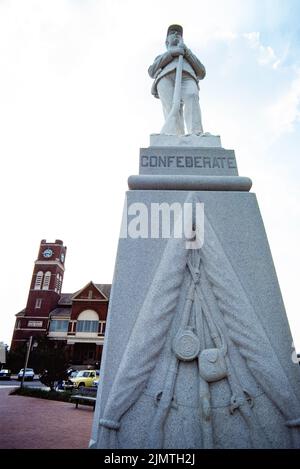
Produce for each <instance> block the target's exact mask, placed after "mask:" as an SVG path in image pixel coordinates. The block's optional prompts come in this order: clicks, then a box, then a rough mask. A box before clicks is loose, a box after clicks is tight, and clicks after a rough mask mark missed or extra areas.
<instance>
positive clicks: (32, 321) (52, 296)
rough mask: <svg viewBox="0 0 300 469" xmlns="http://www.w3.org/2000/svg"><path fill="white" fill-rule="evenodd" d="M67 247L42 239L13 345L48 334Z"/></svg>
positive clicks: (62, 274) (18, 315)
mask: <svg viewBox="0 0 300 469" xmlns="http://www.w3.org/2000/svg"><path fill="white" fill-rule="evenodd" d="M66 251H67V248H66V246H64V245H63V242H62V241H61V240H60V239H56V240H55V241H54V243H51V242H47V241H46V240H45V239H42V241H41V244H40V249H39V253H38V258H37V260H36V261H35V263H34V268H33V274H32V279H31V284H30V290H29V294H28V299H27V305H26V308H25V309H23V310H22V311H20V313H18V314H17V319H16V324H15V329H14V334H13V340H12V347H13V348H17V347H18V345H19V344H22V343H24V342H27V341H28V339H29V337H30V336H33V337H38V336H45V335H46V333H47V330H48V325H49V315H50V312H51V311H52V310H53V309H54V308H56V307H57V305H58V301H59V299H60V296H61V288H62V282H63V278H64V271H65V257H66Z"/></svg>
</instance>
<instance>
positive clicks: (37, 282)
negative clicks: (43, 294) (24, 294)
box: [34, 270, 44, 290]
mask: <svg viewBox="0 0 300 469" xmlns="http://www.w3.org/2000/svg"><path fill="white" fill-rule="evenodd" d="M43 276H44V272H42V271H41V270H40V272H38V273H37V274H36V278H35V285H34V289H35V290H40V289H41V286H42V281H43Z"/></svg>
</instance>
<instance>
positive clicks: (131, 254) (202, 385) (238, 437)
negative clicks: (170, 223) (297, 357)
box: [91, 139, 300, 449]
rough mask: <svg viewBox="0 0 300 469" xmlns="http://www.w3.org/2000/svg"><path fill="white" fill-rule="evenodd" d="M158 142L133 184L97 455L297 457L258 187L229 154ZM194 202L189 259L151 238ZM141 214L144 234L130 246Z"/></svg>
mask: <svg viewBox="0 0 300 469" xmlns="http://www.w3.org/2000/svg"><path fill="white" fill-rule="evenodd" d="M156 143H157V142H156ZM158 143H159V144H160V146H155V145H152V146H151V147H150V148H148V149H141V154H140V175H139V176H131V177H130V178H129V187H130V189H131V190H130V191H129V192H127V196H126V204H125V208H124V214H123V223H122V236H123V237H122V238H120V240H119V246H118V253H117V259H116V266H115V274H114V279H113V287H112V292H111V299H110V305H109V312H108V321H107V327H106V336H105V345H104V352H103V357H102V364H101V380H100V382H99V390H98V399H97V406H96V411H95V418H94V425H93V434H92V439H91V446H92V447H97V448H168V449H176V448H260V447H265V448H293V447H299V445H300V444H299V441H300V440H299V434H298V428H299V427H298V425H299V423H300V420H299V417H300V408H299V389H300V376H299V366H298V365H297V364H294V363H293V362H292V360H291V353H292V349H291V344H292V337H291V334H290V330H289V326H288V322H287V318H286V314H285V310H284V305H283V301H282V298H281V294H280V289H279V285H278V281H277V278H276V272H275V269H274V265H273V261H272V256H271V252H270V248H269V245H268V241H267V236H266V233H265V230H264V226H263V221H262V219H261V215H260V212H259V208H258V204H257V201H256V197H255V194H253V193H249V190H250V188H251V181H250V180H249V179H248V178H244V177H240V176H238V170H237V166H236V161H235V156H234V152H233V151H229V150H224V149H223V148H221V147H200V146H199V147H198V148H197V147H191V146H186V147H183V146H179V145H177V146H174V147H164V146H161V140H159V139H158ZM204 161H206V163H205V164H204ZM216 161H217V163H216ZM218 161H219V162H220V161H223V166H221V167H220V166H219V163H218ZM214 162H215V163H214ZM201 164H202V166H201ZM214 164H215V166H214ZM191 193H192V199H193V201H194V202H195V201H196V202H197V203H198V202H199V203H202V204H204V214H205V219H204V243H203V246H202V247H201V249H197V250H195V251H193V250H191V251H193V253H191V252H190V251H189V250H187V249H186V245H185V240H182V239H168V238H166V239H165V238H163V237H161V236H159V237H156V238H153V236H152V237H151V234H153V226H152V229H151V220H152V217H153V207H155V208H156V209H157V207H158V206H160V207H161V204H165V207H166V206H167V207H172V206H173V207H174V204H178V206H179V207H180V206H182V207H184V204H186V203H187V201H189V200H191V199H190V197H191ZM166 204H167V205H166ZM138 210H139V211H140V212H141V210H142V211H144V214H143V216H144V218H140V222H141V223H142V222H143V220H145V216H147V217H148V218H147V220H148V224H147V225H145V226H141V224H140V225H139V227H138V228H139V230H140V235H141V236H142V237H139V238H134V237H132V236H130V227H131V223H132V220H133V216H134V215H135V216H136V215H137V211H138ZM140 212H139V215H140V216H141V213H140ZM135 226H137V223H136V225H135ZM154 231H155V233H157V230H154ZM197 256H199V257H197ZM191 259H192V261H191ZM197 259H198V260H197ZM197 262H199V263H200V264H199V265H200V267H199V269H200V270H199V269H197V267H196V264H197ZM191 263H192V264H193V263H194V264H193V265H192V266H191ZM191 282H192V283H191ZM193 282H194V283H193ZM191 285H192V287H193V288H194V290H193V294H191V293H190V292H191V291H192V290H191ZM187 305H188V306H189V308H190V309H189V313H188V314H187V313H186V311H187ZM184 315H186V318H187V319H186V324H185V329H184V331H185V332H184V331H183V329H182V324H183V322H182V321H183V316H184ZM179 331H181V332H182V333H183V332H184V334H183V335H181V336H180V334H179V336H178V333H179ZM176 337H177V342H178V340H182V342H181V344H182V347H183V352H182V353H183V358H182V356H180V358H178V356H179V355H180V354H179V355H178V351H177V348H176V347H177V345H176V346H175V345H174V343H175V342H174V340H175V338H176ZM178 337H179V338H178ZM180 337H183V339H181V338H180ZM193 341H194V342H193ZM197 341H198V342H199V350H197V351H196V354H195V357H194V358H193V357H192V358H186V357H187V355H185V354H188V353H192V349H193V347H194V343H195V344H197V343H198V342H197ZM196 348H197V347H196ZM184 357H185V358H184ZM207 357H208V358H207ZM207 360H208V361H207ZM204 365H205V366H206V373H208V376H210V377H207V375H206V374H205V370H204V371H203V369H204ZM201 366H202V368H201ZM209 367H211V369H209ZM223 368H224V369H223ZM222 370H223V371H222ZM209 373H210V374H209ZM214 373H215V375H214Z"/></svg>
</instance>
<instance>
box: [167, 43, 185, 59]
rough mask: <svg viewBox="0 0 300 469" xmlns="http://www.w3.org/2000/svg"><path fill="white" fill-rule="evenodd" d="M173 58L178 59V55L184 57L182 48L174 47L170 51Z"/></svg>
mask: <svg viewBox="0 0 300 469" xmlns="http://www.w3.org/2000/svg"><path fill="white" fill-rule="evenodd" d="M170 52H171V54H172V56H173V57H178V56H179V55H184V53H185V50H184V47H183V46H180V47H174V48H172V49H171V50H170Z"/></svg>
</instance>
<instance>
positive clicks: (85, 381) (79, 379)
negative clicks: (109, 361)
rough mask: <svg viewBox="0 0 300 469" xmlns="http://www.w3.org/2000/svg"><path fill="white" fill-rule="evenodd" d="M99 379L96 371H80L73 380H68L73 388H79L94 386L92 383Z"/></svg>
mask: <svg viewBox="0 0 300 469" xmlns="http://www.w3.org/2000/svg"><path fill="white" fill-rule="evenodd" d="M98 377H99V371H98V370H81V371H78V373H77V375H76V376H75V377H74V378H70V381H71V382H72V383H73V386H74V388H80V386H86V387H90V386H94V381H95V379H97V378H98Z"/></svg>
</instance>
